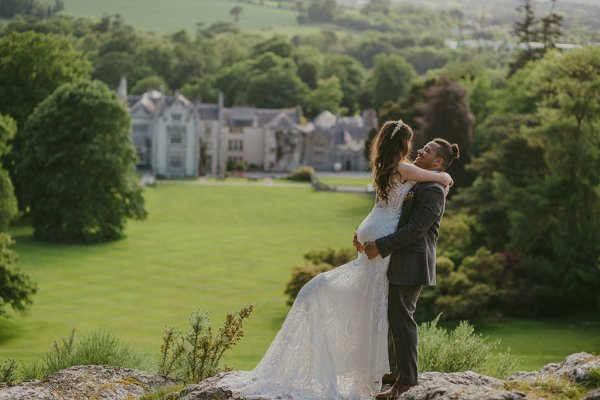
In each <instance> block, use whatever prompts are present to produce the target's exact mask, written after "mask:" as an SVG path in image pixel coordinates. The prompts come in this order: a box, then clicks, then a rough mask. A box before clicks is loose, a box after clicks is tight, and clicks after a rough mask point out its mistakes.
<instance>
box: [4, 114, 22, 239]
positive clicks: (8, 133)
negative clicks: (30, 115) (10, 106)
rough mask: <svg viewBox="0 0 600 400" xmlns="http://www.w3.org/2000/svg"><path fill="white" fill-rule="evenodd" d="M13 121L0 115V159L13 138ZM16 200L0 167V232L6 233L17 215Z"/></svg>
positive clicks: (11, 187) (14, 126) (15, 127)
mask: <svg viewBox="0 0 600 400" xmlns="http://www.w3.org/2000/svg"><path fill="white" fill-rule="evenodd" d="M16 130H17V126H16V124H15V121H14V120H13V119H12V118H10V117H8V116H4V115H1V114H0V158H1V157H2V156H4V155H5V154H6V153H7V152H8V151H9V145H8V143H9V142H10V140H11V139H12V138H13V137H14V135H15V132H16ZM17 212H18V209H17V199H16V198H15V194H14V189H13V185H12V182H11V180H10V177H9V175H8V173H7V172H6V171H5V170H4V169H2V168H1V165H0V232H3V231H6V229H7V228H8V224H9V223H10V222H11V220H13V219H14V218H15V217H16V215H17Z"/></svg>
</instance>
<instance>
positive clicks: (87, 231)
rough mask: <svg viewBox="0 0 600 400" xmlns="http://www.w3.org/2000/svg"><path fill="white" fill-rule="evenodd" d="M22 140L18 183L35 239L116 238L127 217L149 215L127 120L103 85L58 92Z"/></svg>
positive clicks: (37, 113) (35, 116)
mask: <svg viewBox="0 0 600 400" xmlns="http://www.w3.org/2000/svg"><path fill="white" fill-rule="evenodd" d="M23 137H24V138H25V143H26V144H27V146H26V148H25V150H26V151H25V152H24V158H23V160H22V161H21V162H20V164H18V166H17V171H18V179H19V180H20V182H21V183H22V185H23V187H24V188H25V189H27V190H26V191H25V192H24V196H25V198H26V202H27V203H28V204H30V206H31V217H32V223H33V226H34V230H35V231H34V234H35V236H36V237H37V238H40V239H42V240H46V241H53V242H94V241H101V240H111V239H117V238H119V237H121V236H122V235H123V228H124V225H125V221H126V219H128V218H144V217H145V215H146V211H145V210H144V206H143V198H142V195H141V191H142V189H141V187H140V186H139V185H138V182H137V176H136V175H135V173H134V169H135V163H136V156H135V151H134V150H133V148H132V146H131V142H130V139H129V116H128V115H127V111H126V110H125V109H124V108H123V107H122V105H121V104H120V102H119V100H117V98H116V95H115V93H114V92H112V91H111V90H110V89H109V88H108V87H106V86H105V85H104V84H102V83H100V82H90V81H81V82H79V83H75V84H66V85H64V86H62V87H60V88H59V89H58V90H57V91H56V92H54V93H53V94H52V95H51V96H50V97H48V99H46V100H45V101H44V102H43V103H42V104H41V105H40V106H39V107H38V108H37V109H36V110H35V112H34V113H33V114H32V116H31V117H30V119H29V120H28V123H27V125H26V127H25V131H24V133H23ZM73 143H77V144H78V145H77V146H73Z"/></svg>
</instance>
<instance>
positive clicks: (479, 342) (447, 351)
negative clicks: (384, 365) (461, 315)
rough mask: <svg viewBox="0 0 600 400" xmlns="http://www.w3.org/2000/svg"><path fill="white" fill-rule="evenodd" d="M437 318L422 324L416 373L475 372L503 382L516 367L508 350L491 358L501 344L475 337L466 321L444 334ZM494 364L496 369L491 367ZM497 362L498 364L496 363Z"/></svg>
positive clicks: (478, 335)
mask: <svg viewBox="0 0 600 400" xmlns="http://www.w3.org/2000/svg"><path fill="white" fill-rule="evenodd" d="M439 318H440V316H439V315H438V316H437V317H436V318H435V319H434V320H433V321H430V322H427V323H424V324H421V326H420V329H419V369H420V370H422V371H437V372H460V371H474V372H478V373H481V374H486V375H491V376H494V377H498V378H502V379H505V378H506V377H507V376H508V375H509V374H510V373H511V372H512V371H514V370H515V369H516V367H517V364H518V363H519V360H518V358H516V357H514V356H510V354H509V353H510V350H507V352H505V353H500V354H499V355H497V356H494V355H493V353H494V351H495V350H496V349H497V348H498V346H499V345H500V340H493V341H490V340H489V338H488V337H484V336H482V335H481V334H476V333H475V329H474V328H473V326H472V325H470V324H469V323H468V322H467V321H461V322H459V324H458V326H457V327H456V328H455V329H453V330H451V331H446V330H445V329H444V328H442V327H440V326H438V322H439ZM494 361H496V364H497V366H496V367H492V366H491V365H492V364H493V362H494ZM498 361H500V362H499V363H498Z"/></svg>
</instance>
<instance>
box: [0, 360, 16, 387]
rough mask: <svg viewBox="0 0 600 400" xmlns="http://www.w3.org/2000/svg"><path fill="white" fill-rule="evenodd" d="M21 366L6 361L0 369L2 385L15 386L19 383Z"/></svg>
mask: <svg viewBox="0 0 600 400" xmlns="http://www.w3.org/2000/svg"><path fill="white" fill-rule="evenodd" d="M18 371H19V365H18V364H17V362H16V361H15V360H6V361H5V362H4V364H2V366H1V367H0V383H5V384H7V385H14V384H15V383H16V382H17V381H18Z"/></svg>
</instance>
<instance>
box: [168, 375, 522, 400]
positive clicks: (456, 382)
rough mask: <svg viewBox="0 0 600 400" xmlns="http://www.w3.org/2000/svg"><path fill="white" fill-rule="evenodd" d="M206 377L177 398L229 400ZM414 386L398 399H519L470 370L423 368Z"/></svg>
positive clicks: (518, 395) (228, 394) (230, 399)
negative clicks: (423, 370)
mask: <svg viewBox="0 0 600 400" xmlns="http://www.w3.org/2000/svg"><path fill="white" fill-rule="evenodd" d="M226 374H227V373H224V374H219V375H217V376H216V377H214V378H209V379H206V380H204V381H202V382H200V383H199V384H197V385H190V386H187V387H186V388H185V389H183V390H182V391H181V392H180V393H179V394H178V396H177V397H175V398H177V399H179V400H233V399H234V397H232V394H231V392H230V391H228V390H225V389H223V388H220V387H219V386H217V385H216V384H215V383H216V382H217V381H218V380H219V379H220V377H222V376H224V375H226ZM419 379H420V382H419V385H418V386H415V387H414V388H412V389H411V390H409V391H408V392H406V393H405V394H404V395H402V397H401V399H402V400H482V399H488V400H523V399H525V396H524V395H523V394H521V393H516V392H509V391H507V390H504V389H503V386H504V381H502V380H500V379H496V378H491V377H489V376H485V375H480V374H476V373H474V372H471V371H466V372H454V373H441V372H425V373H423V374H421V376H420V378H419Z"/></svg>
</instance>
